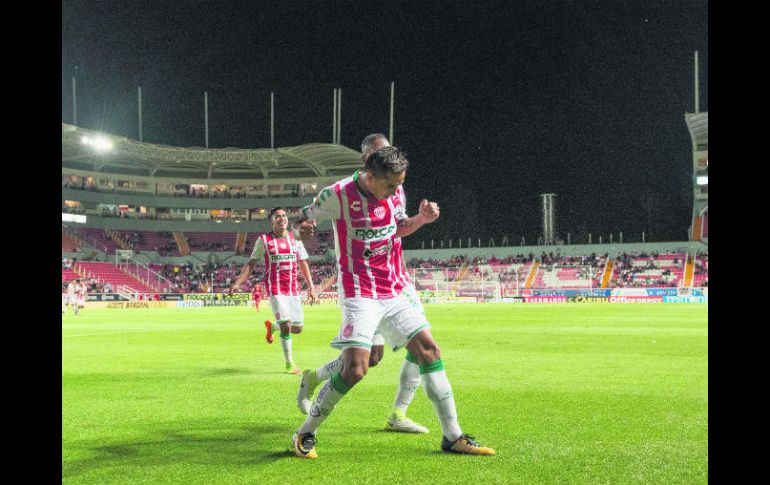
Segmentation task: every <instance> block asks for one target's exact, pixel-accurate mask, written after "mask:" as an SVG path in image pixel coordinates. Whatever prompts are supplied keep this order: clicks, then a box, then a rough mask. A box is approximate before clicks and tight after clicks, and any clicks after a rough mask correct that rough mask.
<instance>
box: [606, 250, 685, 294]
mask: <svg viewBox="0 0 770 485" xmlns="http://www.w3.org/2000/svg"><path fill="white" fill-rule="evenodd" d="M658 256H660V254H658V253H657V252H655V251H653V252H651V253H649V254H648V253H645V252H644V251H642V252H636V253H625V252H624V253H623V254H622V255H620V256H617V257H616V258H615V272H614V274H615V275H617V277H616V278H615V279H614V280H613V282H612V286H613V287H616V288H622V287H645V286H657V287H675V286H677V285H678V283H679V280H678V276H677V274H676V273H674V272H672V270H671V268H672V267H674V268H681V267H682V266H683V265H684V262H685V258H686V256H682V258H681V259H679V258H678V257H675V258H674V259H673V261H671V264H670V265H669V267H665V268H663V269H661V267H660V265H659V264H658V263H656V260H657V258H658ZM643 259H646V260H647V262H646V263H644V264H642V265H640V264H633V262H634V260H636V261H639V260H643ZM658 269H661V271H660V272H659V275H656V277H653V278H642V277H640V275H642V274H644V273H647V272H649V271H651V270H653V271H654V270H658Z"/></svg>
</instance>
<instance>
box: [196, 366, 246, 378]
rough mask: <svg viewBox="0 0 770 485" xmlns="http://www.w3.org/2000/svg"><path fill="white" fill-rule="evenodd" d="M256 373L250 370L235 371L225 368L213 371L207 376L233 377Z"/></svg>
mask: <svg viewBox="0 0 770 485" xmlns="http://www.w3.org/2000/svg"><path fill="white" fill-rule="evenodd" d="M253 373H254V371H253V370H250V369H233V368H231V367H225V368H223V369H211V370H209V371H208V372H207V374H211V375H215V376H233V375H244V374H253Z"/></svg>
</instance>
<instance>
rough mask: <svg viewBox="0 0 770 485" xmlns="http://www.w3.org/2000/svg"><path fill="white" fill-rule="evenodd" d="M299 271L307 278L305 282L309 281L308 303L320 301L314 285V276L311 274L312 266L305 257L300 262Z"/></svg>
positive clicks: (312, 303)
mask: <svg viewBox="0 0 770 485" xmlns="http://www.w3.org/2000/svg"><path fill="white" fill-rule="evenodd" d="M299 271H300V273H301V274H302V277H303V278H304V279H305V283H307V299H308V303H309V304H310V305H314V304H315V303H317V302H318V295H316V292H315V286H314V285H313V277H312V275H311V274H310V266H308V264H307V261H305V260H304V259H303V260H301V261H300V262H299Z"/></svg>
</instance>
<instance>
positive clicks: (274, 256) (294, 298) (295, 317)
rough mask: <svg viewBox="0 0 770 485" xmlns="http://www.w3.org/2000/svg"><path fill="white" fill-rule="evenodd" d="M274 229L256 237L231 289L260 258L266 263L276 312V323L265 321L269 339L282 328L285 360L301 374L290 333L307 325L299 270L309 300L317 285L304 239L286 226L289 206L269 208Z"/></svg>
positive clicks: (267, 284) (267, 282)
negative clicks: (311, 271)
mask: <svg viewBox="0 0 770 485" xmlns="http://www.w3.org/2000/svg"><path fill="white" fill-rule="evenodd" d="M269 217H270V220H271V221H272V223H273V230H272V231H271V232H268V233H265V234H263V235H262V236H260V238H259V239H257V242H256V244H254V250H253V251H252V252H251V258H249V262H248V263H246V265H245V266H244V267H243V269H242V270H241V273H240V274H239V275H238V278H236V280H235V282H234V283H233V284H232V286H231V287H230V291H231V292H232V291H235V290H236V289H238V288H240V287H241V285H242V284H243V283H244V282H245V281H246V278H248V277H249V275H250V274H251V272H252V271H253V270H254V268H255V267H256V265H257V264H258V262H259V261H260V260H262V261H263V262H264V265H265V288H266V290H267V296H268V300H269V301H270V307H271V308H272V309H273V315H275V323H271V322H270V321H269V320H267V321H265V330H266V332H267V334H266V337H265V338H266V339H267V342H268V343H272V342H273V332H275V331H276V330H279V329H280V331H281V348H282V349H283V356H284V358H285V360H286V371H287V372H289V373H290V374H299V373H300V370H299V369H298V368H297V367H296V366H295V365H294V358H293V356H292V339H291V334H293V333H295V334H297V333H301V332H302V328H303V326H304V320H305V314H304V312H303V311H302V302H301V301H300V292H299V280H298V279H297V276H298V273H300V274H302V277H303V278H304V279H305V282H306V283H307V287H308V301H309V303H310V304H311V305H312V304H314V303H315V302H316V299H317V297H316V293H315V286H313V278H312V276H311V274H310V267H309V266H308V264H307V259H308V254H307V251H305V246H304V245H303V244H302V241H298V240H297V239H295V237H294V234H292V232H291V231H288V230H287V227H288V218H287V215H286V210H285V209H283V208H282V207H276V208H274V209H272V210H271V211H270V214H269Z"/></svg>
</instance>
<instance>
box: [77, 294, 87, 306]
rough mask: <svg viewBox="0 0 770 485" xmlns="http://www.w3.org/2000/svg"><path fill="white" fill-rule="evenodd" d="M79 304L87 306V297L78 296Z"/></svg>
mask: <svg viewBox="0 0 770 485" xmlns="http://www.w3.org/2000/svg"><path fill="white" fill-rule="evenodd" d="M78 306H86V299H85V297H83V296H81V297H79V298H78Z"/></svg>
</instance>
